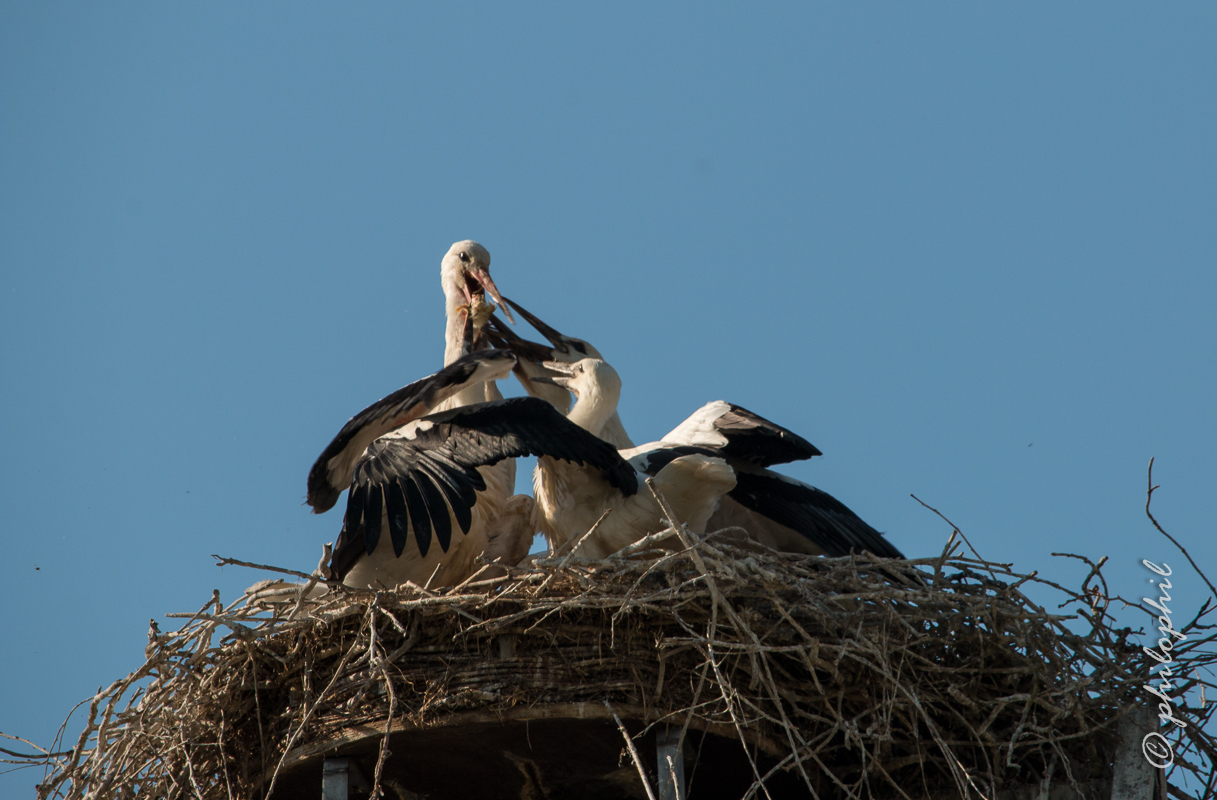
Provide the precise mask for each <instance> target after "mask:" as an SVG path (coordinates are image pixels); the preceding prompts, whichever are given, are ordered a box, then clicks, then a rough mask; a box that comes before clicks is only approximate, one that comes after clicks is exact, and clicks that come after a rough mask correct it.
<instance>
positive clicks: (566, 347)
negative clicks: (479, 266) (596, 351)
mask: <svg viewBox="0 0 1217 800" xmlns="http://www.w3.org/2000/svg"><path fill="white" fill-rule="evenodd" d="M503 303H505V304H506V305H508V306H510V307H511V308H514V309H515V310H516V312H517V313H518V314H519V315H520V316H521V317H523V318H524V320H525V321H526V322H527V323H528V324H529V325H531V326H533V327H534V328H536V329H537V331H538V332H539V333H540V334H541V335H542V336H544V337H545V338H546V339H548V340H549V343H550V344H552V345H553V346H554V349H555V350H557V351H559V352H561V353H570V351H571V348H572V346H573V342H572V340H571V338H570V337H569V336H567V335H566V334H564V333H560V332H558V331H556V330H554V329H553V328H551V327H550V326H548V325H546V324H545V323H544V322H542V321H541V320H539V319H537V317H536V315H535V314H532V313H531V312H529V310H528V309H526V308H524V307H523V306H521V305H520V304H519V303H517V302H515V301H514V300H507V299H504V300H503ZM504 310H506V309H504ZM579 349H580V351H581V352H582V348H579ZM583 355H587V353H583Z"/></svg>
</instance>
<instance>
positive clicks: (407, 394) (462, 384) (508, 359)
mask: <svg viewBox="0 0 1217 800" xmlns="http://www.w3.org/2000/svg"><path fill="white" fill-rule="evenodd" d="M515 364H516V358H515V355H514V354H513V353H511V352H508V351H506V350H483V351H481V352H478V353H471V354H469V355H467V356H464V357H462V358H460V359H457V360H456V361H454V362H452V363H451V364H449V365H448V366H446V367H444V368H443V369H442V370H440V371H439V372H437V373H435V374H434V375H428V376H427V377H425V378H423V379H422V380H418V381H415V382H414V383H412V384H410V385H409V386H406V387H403V388H401V389H398V390H397V391H396V392H394V393H393V394H391V395H389V396H388V397H386V398H384V399H383V400H378V401H377V402H375V403H373V404H372V405H370V406H368V407H367V408H365V409H364V410H363V411H360V412H359V413H358V414H356V415H355V416H353V417H351V420H350V421H349V422H347V424H346V425H344V426H342V430H340V431H339V432H338V435H337V436H335V437H334V440H333V441H332V442H330V443H329V446H327V447H326V448H325V450H324V451H322V453H321V455H320V456H319V457H318V458H317V461H316V462H314V464H313V468H312V469H311V470H309V473H308V496H307V497H308V500H307V502H308V504H309V505H310V506H312V507H313V512H314V513H317V514H320V513H322V512H323V511H329V510H330V509H331V508H333V507H334V503H336V502H337V501H338V495H340V494H342V490H343V489H345V488H347V486H348V485H350V483H351V470H352V468H353V467H354V466H355V462H356V460H357V459H358V458H359V457H360V456H361V455H363V452H364V450H365V449H367V446H368V445H369V444H371V443H372V442H373V441H374V440H376V439H377V438H378V437H380V436H383V435H384V434H386V433H388V432H389V431H391V430H393V429H395V428H400V427H401V426H402V425H405V424H406V423H407V422H410V421H411V420H415V419H418V418H420V417H422V416H424V415H426V414H428V413H430V411H431V409H433V408H435V406H437V405H438V404H440V403H442V402H443V401H444V400H447V399H448V398H449V397H451V396H452V395H454V394H456V393H457V392H460V391H461V390H462V389H465V388H466V387H469V386H472V385H474V384H476V383H481V382H482V381H488V380H497V379H499V378H502V377H505V376H506V375H507V373H508V372H509V371H510V370H511V368H512V367H514V366H515Z"/></svg>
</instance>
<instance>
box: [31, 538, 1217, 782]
mask: <svg viewBox="0 0 1217 800" xmlns="http://www.w3.org/2000/svg"><path fill="white" fill-rule="evenodd" d="M669 533H675V534H676V535H677V537H678V538H680V539H682V540H683V545H684V546H683V548H682V549H680V550H678V551H676V552H670V551H661V550H653V549H652V550H648V549H644V548H642V549H640V548H632V550H633V552H630V553H628V554H621V555H618V556H615V557H612V558H610V559H608V560H606V561H601V562H595V563H591V562H586V561H579V560H572V559H570V558H562V559H552V560H541V561H539V562H537V563H535V564H532V565H528V566H523V567H518V568H513V569H511V570H510V571H509V573H508V574H507V575H506V576H505V577H502V578H496V579H493V580H473V581H471V582H468V583H466V584H465V585H462V586H459V587H454V588H453V589H451V590H447V591H432V590H428V589H420V588H418V587H412V588H411V587H407V588H401V589H398V590H396V591H382V592H370V591H356V590H348V589H345V588H335V589H333V590H332V591H330V592H329V593H328V594H325V595H324V596H322V597H321V599H320V600H317V601H312V600H310V601H309V602H308V603H307V604H305V606H304V608H305V611H306V612H307V613H297V612H298V611H299V607H300V603H299V602H298V600H297V599H293V600H291V601H290V602H287V603H281V604H272V605H270V606H269V607H268V606H264V605H259V604H257V603H253V602H246V598H242V599H241V600H239V601H237V602H234V603H232V604H229V605H228V606H224V605H222V604H221V602H220V599H219V597H218V593H217V594H216V595H215V596H213V597H212V598H211V599H210V600H209V601H208V602H207V603H206V604H204V605H203V607H202V608H200V609H199V610H198V611H197V612H195V613H192V614H185V615H171V616H180V617H183V618H185V623H184V624H183V625H182V627H181V628H180V629H178V630H177V631H174V632H172V633H162V632H160V630H159V628H158V627H157V626H156V625H155V623H153V626H152V630H151V631H150V634H149V644H148V648H147V651H146V653H147V662H146V663H145V664H144V665H143V666H142V667H141V668H140V669H138V670H136V671H135V672H134V673H132V674H131V675H129V676H127V677H126V678H123V679H122V680H119V681H117V682H115V683H114V684H112V685H111V686H110V687H108V688H107V689H105V690H103V691H101V692H99V693H98V694H97V695H96V696H95V697H94V698H92V699H91V700H90V701H88V704H89V705H88V708H89V710H88V715H87V721H86V723H85V729H84V731H83V732H82V733H81V735H80V737H79V739H78V740H77V742H76V744H75V746H73V747H71V749H70V750H69V749H65V750H64V752H57V753H50V754H46V755H42V756H38V758H41V759H42V760H43V761H45V762H46V763H49V764H51V765H52V767H53V770H52V774H51V776H50V777H49V779H48V780H46V781H45V782H44V783H42V784H41V785H40V786H39V795H38V796H39V798H95V797H106V798H134V797H165V798H177V797H182V798H185V797H197V798H234V797H250V798H256V797H265V796H266V795H267V794H269V793H270V792H271V791H273V787H274V785H275V782H276V780H277V778H278V775H279V774H280V771H281V770H280V768H281V767H282V765H283V763H284V761H285V759H286V758H287V757H288V754H289V752H291V751H293V750H295V749H297V748H300V747H302V746H304V745H307V744H309V743H314V742H319V741H324V740H326V739H327V737H332V736H334V735H335V734H337V733H338V732H339V731H342V730H344V729H349V728H351V727H353V726H359V725H383V726H384V731H385V733H384V736H385V739H384V741H385V742H386V744H387V741H388V736H389V735H390V733H391V732H392V731H393V730H395V729H401V728H402V727H405V726H415V727H426V726H428V725H430V724H434V723H436V722H437V721H440V720H442V719H443V718H444V717H446V716H448V715H451V714H453V713H456V712H461V711H469V710H505V709H510V708H512V707H517V706H524V705H531V704H539V703H571V702H587V703H591V704H595V705H597V706H600V705H604V704H610V705H609V708H610V710H611V709H612V708H613V707H614V706H617V707H625V706H629V707H644V708H646V709H648V717H649V719H650V720H651V721H662V722H664V723H666V724H671V725H675V726H680V727H681V728H682V730H688V728H689V727H691V726H702V727H703V728H705V727H708V726H715V727H716V728H717V729H718V730H729V731H734V732H735V734H736V735H737V736H738V737H739V738H740V740H741V741H742V742H743V743H744V744H745V751H746V752H748V753H752V752H754V751H755V749H756V748H757V747H760V748H761V749H763V750H765V751H767V752H768V754H769V756H771V757H772V758H773V759H775V760H776V766H774V767H772V768H771V769H762V767H761V765H760V763H759V762H757V761H755V760H753V761H751V764H752V769H753V771H754V776H753V777H754V782H753V787H752V789H751V791H750V793H749V795H748V796H753V795H759V796H764V794H765V788H764V787H765V781H766V779H767V778H768V776H769V774H770V773H773V772H775V771H778V770H782V771H790V772H793V773H794V774H796V775H797V776H798V777H799V778H800V780H801V781H802V782H803V783H804V784H805V785H806V786H807V788H808V789H809V790H810V792H812V793H813V794H814V795H815V796H817V797H834V796H839V797H850V798H855V797H856V798H861V797H904V798H908V797H910V795H911V794H919V795H922V796H930V795H934V794H944V795H954V796H958V797H961V798H963V797H972V796H982V797H993V796H994V795H995V793H996V792H997V791H998V790H999V789H1002V788H1005V787H1009V786H1014V785H1028V784H1037V783H1040V782H1044V781H1047V780H1057V781H1065V782H1068V783H1069V784H1071V785H1072V786H1073V787H1074V788H1075V790H1077V791H1078V792H1079V793H1081V792H1083V789H1084V787H1087V786H1091V787H1093V786H1095V785H1098V784H1099V783H1102V782H1103V781H1108V782H1109V781H1110V768H1111V767H1110V765H1111V763H1112V754H1113V751H1114V748H1115V746H1116V734H1115V724H1116V723H1117V721H1118V720H1119V719H1120V718H1121V717H1122V716H1123V715H1125V714H1127V713H1129V711H1130V709H1132V708H1134V707H1135V706H1137V705H1138V704H1140V705H1144V704H1145V700H1144V698H1143V696H1142V691H1141V685H1142V683H1144V681H1145V679H1146V675H1147V674H1148V669H1149V666H1148V664H1147V662H1146V660H1145V658H1144V656H1143V655H1141V653H1140V648H1139V647H1138V646H1135V645H1134V644H1130V643H1129V642H1128V637H1129V635H1130V634H1131V633H1132V632H1131V631H1130V630H1129V629H1127V628H1123V629H1116V628H1114V627H1113V619H1112V617H1111V616H1109V614H1108V612H1107V606H1108V604H1109V603H1110V601H1111V599H1112V598H1111V597H1109V596H1108V595H1107V592H1106V586H1105V584H1104V583H1103V582H1102V574H1101V563H1099V564H1095V563H1092V562H1090V561H1088V560H1087V563H1088V564H1089V565H1090V567H1091V569H1090V572H1089V574H1088V576H1087V578H1086V579H1085V581H1084V582H1083V585H1082V588H1081V589H1080V590H1079V591H1076V592H1074V591H1070V590H1067V589H1065V588H1063V587H1060V586H1057V585H1055V584H1051V583H1048V582H1046V581H1043V580H1042V579H1040V578H1038V577H1036V576H1035V575H1034V574H1031V575H1021V574H1017V573H1015V572H1013V571H1012V570H1011V569H1010V566H1009V565H1004V564H996V563H989V562H985V561H982V560H980V559H979V558H975V557H964V556H961V555H959V554H958V553H957V545H956V544H955V542H956V537H954V536H953V537H952V539H951V542H950V543H949V544H948V547H947V548H946V549H945V550H944V551H943V553H942V554H941V555H939V556H936V557H934V558H925V559H912V560H907V561H900V560H879V559H874V558H870V557H868V556H852V557H847V558H836V559H824V558H813V557H803V556H794V555H788V554H776V553H773V552H771V551H767V550H761V549H759V548H748V547H742V546H740V545H739V544H738V543H736V542H734V541H733V540H732V539H731V538H730V537H728V536H725V535H710V536H707V537H705V538H702V539H699V538H697V537H692V536H690V534H688V532H687V531H685V530H683V529H682V528H680V527H679V526H677V527H676V529H675V530H674V531H669ZM1028 583H1038V584H1041V585H1042V586H1045V587H1047V588H1048V589H1051V590H1052V591H1054V592H1057V593H1059V595H1060V597H1061V599H1062V603H1061V605H1062V607H1064V608H1068V609H1069V610H1071V611H1072V612H1073V614H1058V613H1051V612H1049V611H1048V610H1046V609H1045V608H1043V607H1041V606H1039V605H1037V604H1036V603H1034V602H1032V601H1031V600H1030V599H1029V598H1028V597H1027V596H1026V595H1025V594H1024V593H1023V591H1022V587H1024V586H1025V585H1026V584H1028ZM1207 613H1208V606H1206V607H1205V609H1202V610H1201V612H1200V613H1199V614H1198V615H1197V616H1196V617H1195V618H1194V619H1193V620H1192V621H1191V622H1189V623H1188V625H1186V626H1184V627H1183V628H1181V630H1182V631H1183V632H1184V633H1188V634H1189V636H1190V638H1189V639H1188V640H1187V642H1186V644H1184V645H1181V646H1180V647H1179V648H1177V649H1176V650H1175V656H1176V658H1177V659H1179V660H1180V661H1181V662H1184V663H1189V666H1190V672H1189V674H1190V675H1191V677H1190V678H1189V681H1191V683H1189V684H1188V685H1189V686H1194V685H1197V684H1199V683H1203V682H1204V681H1203V680H1202V678H1201V677H1200V671H1201V668H1205V667H1209V666H1211V665H1212V662H1213V661H1214V660H1217V655H1214V654H1212V653H1210V652H1206V651H1207V650H1209V649H1211V645H1212V642H1213V641H1214V639H1215V638H1217V634H1213V633H1212V632H1211V630H1212V626H1210V625H1207V624H1205V618H1206V615H1207ZM1079 629H1082V630H1079ZM1086 629H1088V630H1086ZM500 637H511V640H512V647H513V652H512V654H511V657H510V658H506V659H504V658H503V657H502V655H501V653H499V645H498V643H497V641H496V640H498V639H499V638H500ZM1205 685H1207V686H1212V684H1211V683H1205ZM1215 694H1217V692H1215ZM1189 712H1190V713H1191V714H1193V719H1195V720H1196V724H1194V725H1190V726H1188V727H1187V728H1186V729H1183V730H1180V731H1178V732H1177V734H1176V735H1177V736H1178V746H1177V751H1178V753H1179V758H1178V759H1177V760H1176V763H1175V766H1174V769H1175V770H1181V771H1183V772H1185V773H1189V774H1191V775H1193V776H1194V777H1195V778H1196V779H1197V780H1199V782H1200V784H1201V785H1202V786H1204V785H1206V781H1207V780H1209V778H1210V775H1209V773H1210V772H1211V771H1212V770H1211V767H1212V765H1213V764H1214V755H1215V754H1217V747H1215V744H1217V742H1215V741H1214V738H1213V737H1212V736H1210V735H1209V734H1208V733H1206V731H1205V730H1204V723H1206V722H1207V721H1208V718H1209V716H1211V714H1212V707H1211V706H1210V707H1209V708H1208V709H1202V710H1195V709H1190V710H1189ZM613 713H614V714H615V712H613ZM386 754H387V753H386V751H385V750H384V748H382V752H381V757H380V759H379V760H378V763H377V768H376V774H375V775H374V776H373V782H374V783H376V784H379V783H380V776H381V770H382V768H383V766H384V760H385V757H386ZM25 755H27V756H31V757H32V756H33V755H34V754H25ZM749 758H750V759H751V758H752V756H751V755H749ZM635 761H636V759H635ZM1054 776H1055V777H1054ZM1206 791H1208V792H1210V793H1211V791H1212V786H1211V785H1208V788H1207V790H1206ZM1180 796H1182V795H1180Z"/></svg>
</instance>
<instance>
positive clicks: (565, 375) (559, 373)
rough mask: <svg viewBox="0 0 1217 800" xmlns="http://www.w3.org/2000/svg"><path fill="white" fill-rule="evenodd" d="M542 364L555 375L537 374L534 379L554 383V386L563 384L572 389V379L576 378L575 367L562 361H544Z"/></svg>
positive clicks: (562, 385) (564, 386)
mask: <svg viewBox="0 0 1217 800" xmlns="http://www.w3.org/2000/svg"><path fill="white" fill-rule="evenodd" d="M541 366H542V367H544V368H545V369H547V370H548V371H550V372H552V373H556V374H554V375H536V376H534V377H533V380H534V381H539V382H540V383H552V384H553V385H554V386H561V387H562V388H563V389H567V390H569V389H570V384H571V381H572V380H574V375H575V369H574V366H573V365H571V364H567V363H565V362H562V361H542V362H541Z"/></svg>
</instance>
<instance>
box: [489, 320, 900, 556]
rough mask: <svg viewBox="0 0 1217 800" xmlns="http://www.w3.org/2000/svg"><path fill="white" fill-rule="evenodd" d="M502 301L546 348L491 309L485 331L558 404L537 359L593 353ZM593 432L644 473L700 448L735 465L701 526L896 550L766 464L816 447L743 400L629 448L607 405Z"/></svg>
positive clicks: (815, 547)
mask: <svg viewBox="0 0 1217 800" xmlns="http://www.w3.org/2000/svg"><path fill="white" fill-rule="evenodd" d="M502 302H503V304H504V305H507V306H510V307H511V308H513V309H515V310H516V312H517V313H519V315H520V316H521V317H523V318H524V319H525V320H527V321H528V323H529V324H530V325H532V326H533V327H534V328H536V329H537V330H538V331H540V332H541V334H542V335H543V336H545V338H546V339H548V340H549V342H550V344H551V345H552V348H548V347H546V346H545V345H542V344H538V343H536V342H530V341H528V340H526V339H522V338H521V337H520V336H518V335H516V334H515V333H514V332H512V331H511V330H510V329H508V328H507V326H506V325H504V324H503V323H501V322H500V321H499V320H498V319H497V318H495V317H494V316H493V315H492V316H491V319H490V324H489V325H488V326H487V338H488V339H489V340H490V341H492V342H494V343H495V346H497V347H503V348H508V349H510V350H512V351H513V352H515V353H516V355H517V357H518V358H519V362H520V363H519V365H518V366H517V367H516V369H515V373H516V376H517V377H519V378H520V380H521V383H523V384H524V386H525V389H526V390H527V391H528V393H529V394H530V395H533V396H535V397H541V398H543V399H545V400H548V401H549V402H551V403H553V404H554V405H555V406H556V407H557V408H558V409H560V410H562V411H565V410H566V408H567V406H568V404H569V397H567V396H566V394H565V393H564V392H560V391H559V392H555V391H554V390H553V389H552V388H547V386H546V384H547V383H553V381H547V379H546V377H545V374H546V370H545V368H544V366H543V362H546V361H565V362H574V361H577V360H578V359H580V358H583V357H585V356H588V355H594V356H595V357H597V358H599V353H598V351H597V350H596V348H595V347H593V346H592V345H591V344H589V343H588V342H585V341H583V340H582V339H575V338H574V337H571V336H566V335H565V334H562V333H559V332H558V331H556V330H554V329H553V328H552V327H550V326H549V325H547V324H546V323H544V322H542V321H541V320H540V319H538V318H537V317H536V316H535V315H533V314H531V313H530V312H529V311H528V310H527V309H525V308H523V307H521V306H520V305H519V304H518V303H516V302H514V301H512V300H511V299H509V298H503V301H502ZM522 372H523V373H524V374H523V375H522V374H521V373H522ZM615 402H616V400H614V403H615ZM598 435H599V436H600V437H601V438H602V439H604V440H605V441H607V442H610V443H612V444H614V445H615V446H616V447H618V448H620V449H621V454H622V456H623V457H625V458H627V459H629V460H630V461H631V463H633V464H634V466H635V467H636V468H637V469H638V470H640V471H642V472H644V473H646V474H649V475H654V474H657V472H658V471H659V470H661V469H663V468H664V467H665V466H666V465H667V464H668V462H669V461H670V460H672V459H674V458H677V457H679V456H681V455H688V454H693V453H701V454H703V455H707V456H717V457H721V458H723V459H725V460H726V462H727V463H728V464H729V465H730V466H731V468H732V469H733V470H734V471H735V477H736V486H735V488H734V489H732V490H731V492H730V493H729V494H728V495H727V496H726V497H724V498H723V499H722V502H721V503H720V504H719V506H718V508H717V510H716V511H715V512H714V514H713V516H712V517H711V518H710V520H709V521H708V522H707V523H706V529H707V530H721V529H723V528H728V527H738V528H742V529H743V530H745V531H747V534H748V538H750V539H752V540H754V541H758V542H761V543H762V544H765V545H767V546H769V547H772V548H774V549H776V550H781V551H783V552H791V553H807V554H811V555H826V556H830V557H835V556H843V555H846V554H848V553H850V552H852V551H867V552H871V553H874V554H875V555H878V556H882V557H885V558H903V556H902V555H901V553H900V551H899V550H897V549H896V548H895V547H894V546H892V544H891V543H890V542H888V541H887V539H885V538H884V537H883V535H882V534H881V533H879V532H878V531H876V530H875V529H874V528H872V527H871V526H870V525H867V524H866V522H864V521H863V520H862V519H861V518H859V517H858V515H857V514H855V513H854V512H852V511H850V510H849V508H847V507H846V506H845V505H844V504H843V503H841V502H840V501H838V500H837V499H836V498H834V497H833V496H832V495H830V494H828V493H827V492H823V491H821V490H819V489H817V488H816V487H814V486H810V485H808V484H806V483H803V482H801V481H797V480H795V479H794V478H789V477H787V476H785V475H782V474H780V473H777V472H774V471H772V470H770V469H767V468H768V467H770V466H773V465H774V464H783V463H788V462H791V461H801V460H804V459H808V458H811V457H813V456H818V455H820V454H821V453H820V451H819V450H818V449H816V447H815V446H814V445H812V444H811V443H810V442H808V441H807V440H806V439H804V438H803V437H801V436H798V435H797V434H795V433H792V432H791V431H789V430H787V429H785V428H783V427H781V426H780V425H777V424H775V423H773V422H770V421H769V420H767V419H765V418H764V417H761V416H759V415H757V414H753V413H752V412H751V411H748V410H747V409H745V408H741V407H740V406H737V405H733V404H731V403H726V402H724V401H722V400H716V401H714V402H712V403H707V404H706V405H705V406H703V407H702V408H700V409H698V410H697V411H696V412H694V413H693V415H692V416H690V417H689V418H688V419H687V420H685V421H684V422H683V423H681V424H680V425H679V426H677V428H676V429H675V430H673V431H672V432H671V433H669V434H668V435H667V436H665V437H663V439H662V440H660V441H658V442H651V443H649V444H645V445H643V446H641V447H637V448H635V447H634V445H633V443H632V442H631V441H630V438H629V436H628V435H627V434H626V432H625V427H624V426H623V425H622V424H621V418H620V417H618V416H617V414H616V412H615V411H614V413H613V415H612V416H611V417H609V419H608V420H607V422H606V423H605V425H604V428H603V429H602V430H601V431H599V434H598Z"/></svg>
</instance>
